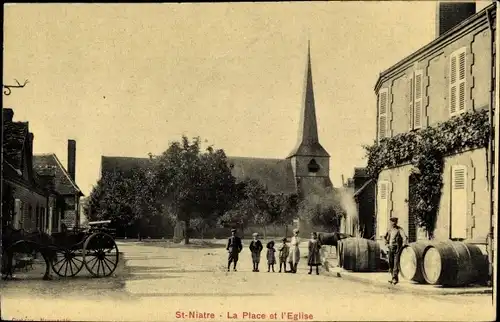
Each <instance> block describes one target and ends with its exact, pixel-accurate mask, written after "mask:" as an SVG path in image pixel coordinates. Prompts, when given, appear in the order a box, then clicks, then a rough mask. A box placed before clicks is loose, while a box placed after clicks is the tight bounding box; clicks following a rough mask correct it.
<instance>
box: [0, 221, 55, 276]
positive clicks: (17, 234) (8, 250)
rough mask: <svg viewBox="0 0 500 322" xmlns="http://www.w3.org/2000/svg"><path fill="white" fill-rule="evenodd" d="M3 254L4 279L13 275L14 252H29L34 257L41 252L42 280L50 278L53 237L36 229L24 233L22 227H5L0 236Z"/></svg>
mask: <svg viewBox="0 0 500 322" xmlns="http://www.w3.org/2000/svg"><path fill="white" fill-rule="evenodd" d="M2 244H3V255H2V265H1V267H2V269H1V273H2V275H3V276H2V278H3V279H4V280H5V279H7V278H9V277H11V278H12V277H13V268H14V267H13V265H12V262H13V259H14V254H15V253H21V254H29V255H33V256H34V258H36V254H37V253H38V252H40V253H41V255H42V257H43V259H44V261H45V266H46V267H45V274H44V276H43V279H44V280H48V279H51V277H50V267H51V264H50V263H51V262H53V261H54V260H55V259H56V252H55V248H54V247H53V239H52V237H51V236H50V235H48V234H46V233H44V232H42V231H40V230H37V231H34V232H29V233H25V232H24V230H23V229H14V228H12V227H10V226H7V227H5V233H4V234H3V236H2Z"/></svg>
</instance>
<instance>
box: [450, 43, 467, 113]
mask: <svg viewBox="0 0 500 322" xmlns="http://www.w3.org/2000/svg"><path fill="white" fill-rule="evenodd" d="M466 57H467V55H466V51H465V47H463V48H461V49H459V50H457V51H456V52H454V53H452V54H451V56H450V78H449V86H450V92H449V99H448V101H449V102H450V103H449V104H450V116H455V115H458V114H461V113H463V112H465V100H466V95H465V93H466V81H467V61H466Z"/></svg>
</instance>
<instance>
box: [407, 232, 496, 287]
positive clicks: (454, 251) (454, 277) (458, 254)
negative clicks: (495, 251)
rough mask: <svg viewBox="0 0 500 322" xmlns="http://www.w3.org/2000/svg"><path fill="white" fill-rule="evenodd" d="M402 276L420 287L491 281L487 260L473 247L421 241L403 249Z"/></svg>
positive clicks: (472, 245)
mask: <svg viewBox="0 0 500 322" xmlns="http://www.w3.org/2000/svg"><path fill="white" fill-rule="evenodd" d="M399 267H400V273H401V276H402V277H403V278H404V279H406V280H410V281H413V282H416V283H420V284H431V285H442V286H467V285H471V284H484V283H485V282H486V281H487V279H488V259H487V256H485V255H484V254H483V252H482V251H481V249H480V248H479V247H478V246H477V245H474V244H468V243H464V242H458V241H442V242H431V241H419V242H415V243H411V244H409V245H407V246H405V247H403V249H402V250H401V253H400V257H399Z"/></svg>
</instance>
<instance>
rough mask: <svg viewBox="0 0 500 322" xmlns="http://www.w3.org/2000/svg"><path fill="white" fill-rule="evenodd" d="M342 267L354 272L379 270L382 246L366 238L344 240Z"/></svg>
mask: <svg viewBox="0 0 500 322" xmlns="http://www.w3.org/2000/svg"><path fill="white" fill-rule="evenodd" d="M341 255H342V256H341V257H342V259H341V261H342V267H343V268H344V269H346V270H351V271H354V272H375V271H377V268H378V265H377V264H378V260H379V257H380V246H379V244H378V243H377V242H375V241H373V240H369V239H365V238H356V237H355V238H346V239H344V240H342V254H341Z"/></svg>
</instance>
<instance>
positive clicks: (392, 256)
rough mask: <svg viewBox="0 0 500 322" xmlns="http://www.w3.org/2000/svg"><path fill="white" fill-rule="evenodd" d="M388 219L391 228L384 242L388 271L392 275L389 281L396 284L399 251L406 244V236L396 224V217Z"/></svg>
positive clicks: (397, 280) (397, 279)
mask: <svg viewBox="0 0 500 322" xmlns="http://www.w3.org/2000/svg"><path fill="white" fill-rule="evenodd" d="M390 221H391V228H390V229H389V230H388V231H387V233H386V234H385V243H386V245H388V247H389V253H388V257H389V272H390V273H391V277H392V279H391V280H390V281H389V283H391V284H394V285H396V284H397V283H398V282H399V278H398V275H399V253H400V252H401V249H402V248H403V246H404V245H406V244H408V237H407V236H406V233H405V231H404V230H403V228H401V227H400V226H398V218H396V217H392V218H391V219H390Z"/></svg>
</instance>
